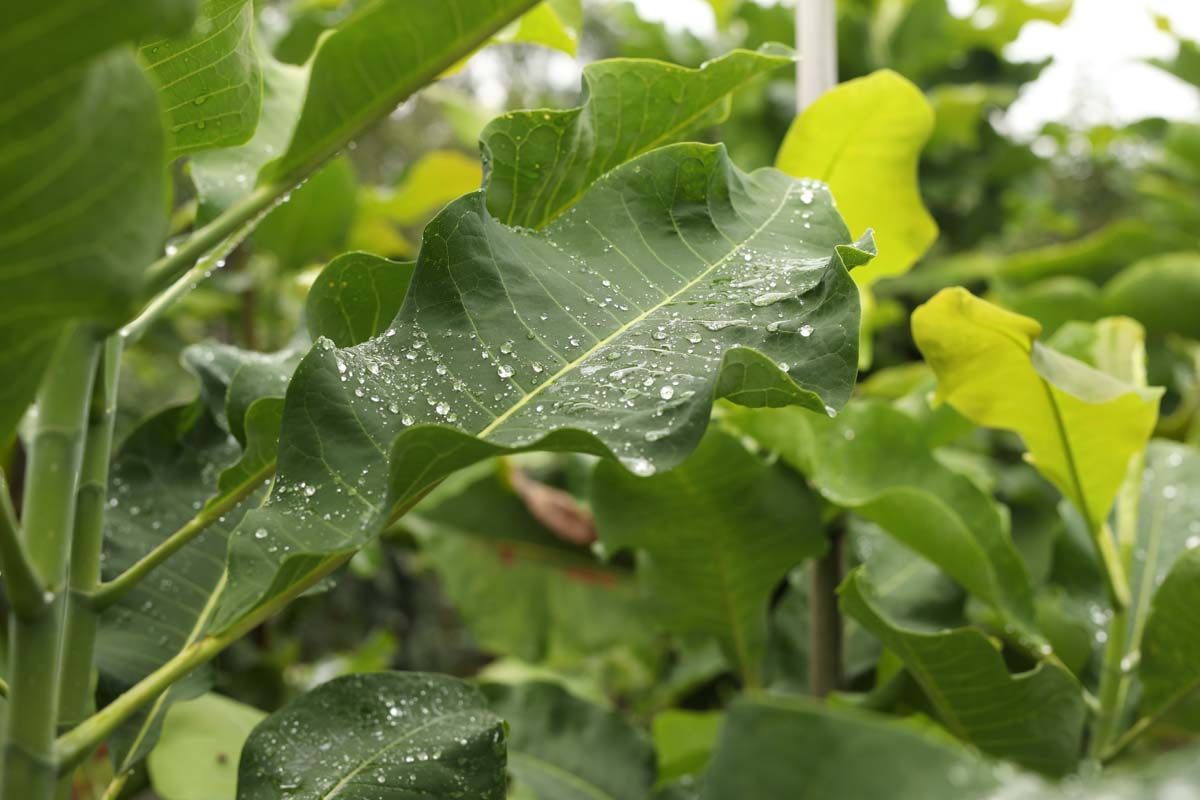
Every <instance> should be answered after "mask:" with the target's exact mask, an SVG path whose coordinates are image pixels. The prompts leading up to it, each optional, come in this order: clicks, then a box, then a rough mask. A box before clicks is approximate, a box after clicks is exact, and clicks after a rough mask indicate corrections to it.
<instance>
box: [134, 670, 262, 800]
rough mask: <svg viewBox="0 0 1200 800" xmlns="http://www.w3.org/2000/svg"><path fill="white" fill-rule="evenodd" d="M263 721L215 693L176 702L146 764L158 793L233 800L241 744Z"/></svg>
mask: <svg viewBox="0 0 1200 800" xmlns="http://www.w3.org/2000/svg"><path fill="white" fill-rule="evenodd" d="M265 716H266V714H264V713H263V712H262V711H259V710H258V709H257V708H254V707H253V706H248V705H246V704H245V703H239V702H237V701H236V700H230V699H229V698H228V697H223V696H222V695H219V694H213V693H209V694H205V695H201V696H200V697H197V698H196V699H195V700H188V701H187V702H183V703H176V704H175V705H174V706H172V707H171V710H170V711H168V712H167V715H166V719H164V720H163V726H162V734H161V735H160V736H159V740H158V744H157V745H156V746H155V747H154V750H153V751H152V752H151V753H150V757H149V758H148V759H147V760H146V766H147V769H148V771H149V773H150V783H151V785H152V786H153V787H154V793H155V794H156V795H158V796H159V797H161V798H162V800H232V798H233V797H234V796H235V794H236V793H237V770H238V760H239V757H240V755H241V751H242V744H243V743H244V742H245V741H246V737H247V736H249V735H250V731H251V730H252V729H253V728H254V726H255V725H257V724H258V723H259V722H261V721H262V719H263V717H265Z"/></svg>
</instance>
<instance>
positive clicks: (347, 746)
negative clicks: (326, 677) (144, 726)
mask: <svg viewBox="0 0 1200 800" xmlns="http://www.w3.org/2000/svg"><path fill="white" fill-rule="evenodd" d="M504 739H505V735H504V724H503V723H502V722H501V721H500V718H499V717H497V716H495V715H494V714H492V713H491V712H490V711H488V708H487V702H486V700H485V699H484V697H483V695H482V694H480V692H479V690H478V689H475V688H473V687H471V686H468V685H467V684H465V683H463V682H461V681H458V680H455V679H454V678H449V677H446V676H443V675H425V674H422V673H419V672H406V673H396V672H376V673H368V674H364V675H348V676H346V677H344V678H337V679H335V680H332V681H330V682H329V683H326V684H324V685H322V686H319V687H317V688H316V689H314V690H312V691H311V692H308V693H307V694H304V695H302V696H300V697H299V698H297V699H296V700H293V701H292V702H291V703H288V704H287V705H286V706H284V707H283V708H281V709H280V710H279V711H276V712H275V713H274V714H272V715H271V716H269V717H267V718H266V719H265V720H263V722H262V723H261V724H259V726H258V727H257V728H255V729H254V731H253V732H251V734H250V738H249V739H247V740H246V746H245V748H244V749H243V750H242V760H241V764H240V765H239V766H238V794H237V796H238V800H275V798H279V797H288V798H292V800H321V799H323V798H331V797H334V796H336V797H339V798H345V800H377V798H379V797H381V796H387V797H397V798H400V797H406V796H407V797H420V798H428V800H452V799H453V798H466V797H470V798H478V800H504V796H505V785H504V784H505V782H504V760H505V758H504V755H505V742H504Z"/></svg>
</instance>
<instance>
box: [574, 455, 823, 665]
mask: <svg viewBox="0 0 1200 800" xmlns="http://www.w3.org/2000/svg"><path fill="white" fill-rule="evenodd" d="M592 507H593V509H594V511H595V514H596V528H597V531H598V532H599V534H600V540H601V541H602V542H603V543H604V545H605V546H606V547H607V548H608V549H609V550H611V551H617V550H621V549H629V550H633V551H635V552H636V554H637V556H638V577H639V580H640V581H641V582H642V584H643V586H644V587H645V592H646V596H647V597H648V598H649V601H650V602H651V603H652V605H653V607H654V609H655V610H656V612H657V615H658V617H659V618H660V619H661V620H662V622H663V624H664V626H666V627H667V628H668V629H670V630H674V631H678V632H680V633H704V634H707V635H709V636H713V637H715V638H716V639H717V640H718V641H720V642H721V645H722V647H723V648H724V649H725V651H726V653H727V654H728V655H729V657H730V659H731V661H732V662H733V663H734V664H736V665H737V666H738V669H739V670H740V672H741V674H742V677H743V679H744V680H745V681H746V683H747V684H749V685H758V684H759V683H761V665H762V656H763V648H764V646H765V643H766V634H767V608H768V605H769V603H770V599H771V595H772V593H773V592H774V590H775V587H776V585H777V584H778V583H779V582H780V581H781V580H783V577H784V576H785V575H786V574H787V573H788V571H789V570H790V569H791V568H792V567H794V566H795V565H796V564H798V563H800V562H801V561H803V560H804V559H806V558H809V557H811V556H814V555H818V554H819V553H821V552H822V551H823V550H824V549H825V548H826V546H827V545H826V539H825V533H824V528H823V526H822V524H821V516H820V508H819V506H818V505H817V502H816V499H815V498H814V497H813V496H812V495H811V493H809V492H808V491H807V487H805V485H804V483H803V481H801V480H799V479H798V478H796V477H794V476H793V475H792V474H791V473H788V472H786V471H784V470H782V469H779V468H777V467H772V466H768V465H766V464H764V463H763V462H761V461H760V460H759V459H758V458H757V457H755V456H754V455H752V454H751V453H749V452H747V451H746V448H745V447H743V446H742V444H741V442H739V441H738V440H737V439H736V438H734V437H733V436H730V435H729V434H727V433H721V432H716V431H714V432H710V433H709V435H708V436H707V437H705V439H704V441H702V442H701V443H700V446H699V447H698V448H697V449H696V451H695V452H694V453H693V454H692V455H691V456H690V457H689V458H688V459H687V460H686V461H684V462H683V463H682V464H680V465H679V466H677V467H675V468H674V469H672V470H671V471H670V472H666V473H663V474H661V475H655V476H652V477H649V478H639V477H637V476H634V475H631V474H629V473H628V472H626V471H625V470H623V469H622V468H621V467H619V466H618V465H616V464H614V463H612V462H602V463H601V464H600V465H599V467H598V468H597V470H596V473H595V475H594V477H593V479H592Z"/></svg>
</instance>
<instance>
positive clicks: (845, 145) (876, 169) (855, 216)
mask: <svg viewBox="0 0 1200 800" xmlns="http://www.w3.org/2000/svg"><path fill="white" fill-rule="evenodd" d="M933 121H934V117H933V108H932V107H931V106H930V105H929V102H928V101H927V100H926V99H925V96H924V95H922V94H921V90H920V89H918V88H917V87H916V86H914V85H913V84H912V83H910V82H909V81H908V80H906V79H905V78H903V77H901V76H900V75H897V74H896V73H895V72H892V71H890V70H880V71H879V72H874V73H872V74H870V75H868V76H866V77H864V78H858V79H855V80H852V81H847V82H845V83H842V84H839V85H838V86H837V87H835V88H833V89H831V90H830V91H828V92H826V93H825V94H823V95H821V97H820V98H818V99H817V101H816V102H814V103H813V104H812V105H811V106H809V107H808V108H806V109H805V110H804V112H803V113H802V114H801V115H800V116H798V117H796V120H795V122H793V123H792V127H791V128H790V129H789V130H788V133H787V137H786V138H785V139H784V140H783V144H782V145H781V146H780V149H779V155H778V156H777V157H776V159H775V166H776V167H778V168H779V169H781V170H783V171H784V172H786V173H788V174H789V175H796V176H803V177H808V178H815V179H817V180H820V181H824V182H825V183H827V184H828V185H829V190H830V191H831V192H832V193H833V196H834V199H836V200H837V203H838V209H839V210H840V211H841V213H842V216H843V217H845V219H846V224H847V225H849V226H850V230H851V231H857V232H861V231H865V230H867V229H868V228H870V229H873V230H874V231H875V239H876V241H877V242H878V243H879V257H878V258H876V259H875V261H874V262H873V263H872V264H871V265H870V266H868V267H866V268H864V269H862V270H860V271H858V272H856V273H855V274H854V279H855V281H856V282H857V283H858V284H859V285H860V286H868V285H870V284H871V283H874V282H875V281H876V280H878V279H880V278H884V277H889V276H895V275H900V274H902V273H905V272H907V271H908V270H909V268H910V267H912V265H913V264H914V263H916V261H917V259H919V258H920V257H921V256H922V255H924V253H925V251H926V250H927V249H928V248H929V246H930V245H931V244H933V241H934V239H936V238H937V233H938V229H937V224H936V223H935V222H934V221H933V217H931V216H930V215H929V211H928V210H926V208H925V205H924V203H922V201H921V192H920V189H919V188H918V186H917V161H918V159H919V158H920V155H921V148H923V147H924V146H925V142H926V141H928V140H929V136H930V134H931V133H932V132H933Z"/></svg>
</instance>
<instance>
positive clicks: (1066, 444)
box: [912, 289, 1161, 533]
mask: <svg viewBox="0 0 1200 800" xmlns="http://www.w3.org/2000/svg"><path fill="white" fill-rule="evenodd" d="M912 326H913V338H914V339H915V340H916V343H917V346H918V347H919V348H920V349H921V352H922V354H923V355H924V356H925V360H926V361H927V362H928V363H929V365H930V366H931V367H932V368H933V371H934V372H935V373H937V376H938V394H939V396H940V397H941V399H943V400H945V401H946V402H947V403H949V404H950V405H951V406H953V407H954V408H955V409H956V410H957V411H958V412H959V413H961V414H963V415H964V416H966V417H968V418H969V419H971V420H972V421H974V422H976V423H977V424H979V425H986V426H988V427H993V428H1005V429H1008V430H1013V431H1016V432H1017V433H1018V434H1020V435H1021V438H1022V439H1023V440H1024V441H1025V446H1026V447H1028V448H1029V458H1030V460H1031V461H1032V462H1033V465H1034V466H1035V467H1037V469H1038V471H1039V472H1041V473H1042V475H1044V476H1045V477H1046V478H1047V479H1048V480H1049V481H1050V482H1051V483H1053V484H1054V485H1055V486H1056V487H1057V488H1058V490H1059V491H1060V492H1062V493H1063V495H1064V496H1065V497H1067V498H1068V499H1069V500H1070V501H1071V503H1072V504H1073V505H1074V506H1075V507H1076V509H1078V510H1079V512H1080V513H1081V514H1082V515H1083V517H1084V519H1085V520H1086V522H1087V524H1088V527H1089V529H1090V530H1091V531H1093V533H1094V532H1096V531H1099V530H1100V529H1101V528H1102V526H1103V525H1104V524H1105V518H1106V517H1107V516H1108V511H1109V508H1110V507H1111V506H1112V504H1113V499H1114V498H1115V497H1116V494H1117V490H1118V489H1119V488H1120V485H1121V482H1122V480H1124V478H1125V471H1126V467H1127V466H1128V464H1129V460H1130V459H1131V458H1132V457H1133V456H1134V455H1135V454H1136V453H1138V452H1140V451H1141V450H1142V449H1143V448H1144V447H1145V446H1146V441H1147V440H1148V439H1149V437H1150V433H1151V431H1153V429H1154V423H1155V421H1156V419H1157V418H1158V400H1159V397H1160V396H1161V390H1158V389H1144V388H1141V387H1138V386H1134V385H1130V384H1127V383H1122V382H1121V381H1119V380H1117V379H1116V378H1113V377H1111V376H1109V375H1108V374H1106V373H1104V372H1101V371H1099V370H1097V369H1094V368H1092V367H1089V366H1088V365H1086V364H1084V363H1082V362H1079V361H1076V360H1075V359H1073V358H1070V357H1068V356H1065V355H1062V354H1061V353H1059V352H1057V351H1055V350H1051V349H1050V348H1048V347H1046V346H1044V345H1041V344H1039V343H1038V342H1037V341H1036V339H1037V336H1038V334H1039V333H1040V332H1041V326H1040V325H1038V323H1037V322H1035V321H1034V320H1032V319H1029V318H1028V317H1022V316H1020V315H1018V314H1013V313H1012V312H1010V311H1005V310H1003V309H1001V308H999V307H998V306H994V305H992V304H991V303H987V302H985V301H983V300H980V299H978V298H976V297H973V296H972V295H971V294H970V293H968V292H967V291H966V290H963V289H947V290H944V291H942V292H939V293H938V294H937V295H936V296H935V297H934V298H933V299H932V300H930V301H929V302H928V303H926V304H924V305H922V306H921V307H919V308H918V309H917V310H916V311H914V312H913V317H912Z"/></svg>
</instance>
